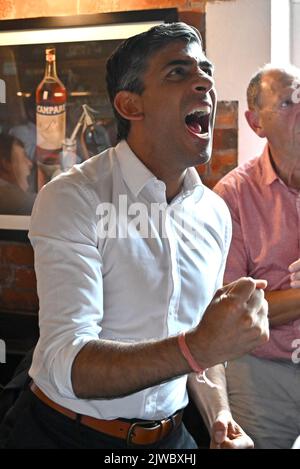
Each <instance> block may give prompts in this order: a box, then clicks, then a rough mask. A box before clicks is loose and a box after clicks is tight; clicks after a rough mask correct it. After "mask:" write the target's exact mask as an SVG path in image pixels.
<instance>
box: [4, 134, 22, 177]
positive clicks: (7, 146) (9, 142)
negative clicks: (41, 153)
mask: <svg viewBox="0 0 300 469" xmlns="http://www.w3.org/2000/svg"><path fill="white" fill-rule="evenodd" d="M14 143H16V144H17V145H20V146H21V147H22V148H24V144H23V143H22V142H21V140H19V139H18V138H16V137H13V136H12V135H9V134H0V172H4V171H5V166H4V162H9V161H10V160H11V154H12V147H13V144H14Z"/></svg>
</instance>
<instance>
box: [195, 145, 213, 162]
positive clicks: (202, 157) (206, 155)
mask: <svg viewBox="0 0 300 469" xmlns="http://www.w3.org/2000/svg"><path fill="white" fill-rule="evenodd" d="M210 159H211V150H210V149H209V150H206V151H202V152H201V153H200V154H199V155H198V162H197V165H200V164H207V163H209V161H210Z"/></svg>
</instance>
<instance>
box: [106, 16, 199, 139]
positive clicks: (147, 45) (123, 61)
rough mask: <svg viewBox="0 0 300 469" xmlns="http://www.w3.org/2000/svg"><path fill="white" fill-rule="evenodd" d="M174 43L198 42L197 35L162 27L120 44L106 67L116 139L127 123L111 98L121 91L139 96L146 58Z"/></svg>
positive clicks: (182, 27) (174, 26)
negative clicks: (115, 124)
mask: <svg viewBox="0 0 300 469" xmlns="http://www.w3.org/2000/svg"><path fill="white" fill-rule="evenodd" d="M173 41H183V42H185V43H189V42H199V44H200V45H201V47H202V39H201V35H200V33H199V31H197V29H196V28H193V27H192V26H188V25H187V24H185V23H169V24H168V23H163V24H160V25H158V26H154V27H152V28H151V29H149V30H148V31H145V32H143V33H141V34H137V35H136V36H132V37H130V38H128V39H127V40H125V41H124V42H122V43H121V44H120V45H119V46H118V47H117V49H116V50H115V51H114V52H113V53H112V55H111V56H110V58H109V59H108V61H107V64H106V85H107V91H108V94H109V98H110V102H111V104H112V106H113V109H114V114H115V116H116V119H117V125H118V139H119V140H121V139H123V138H126V137H127V136H128V133H129V129H130V121H129V120H127V119H124V118H123V117H122V116H120V114H119V113H118V111H117V110H116V109H115V107H114V98H115V96H116V94H117V93H118V92H119V91H121V90H126V91H131V92H134V93H137V94H139V95H141V94H142V93H143V91H144V83H143V74H144V73H145V71H146V68H147V65H148V61H149V58H150V57H151V56H152V55H153V54H154V53H155V52H156V51H158V50H159V49H161V48H163V47H165V46H167V45H168V44H170V43H171V42H173Z"/></svg>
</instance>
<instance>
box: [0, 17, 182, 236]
mask: <svg viewBox="0 0 300 469" xmlns="http://www.w3.org/2000/svg"><path fill="white" fill-rule="evenodd" d="M173 21H178V13H177V9H175V8H166V9H157V10H143V11H128V12H116V13H102V14H93V15H78V16H59V17H45V18H33V19H17V20H2V21H1V22H0V29H1V32H0V135H1V134H2V137H3V135H4V136H5V135H10V136H12V137H13V138H14V139H17V141H18V142H20V141H21V144H22V146H23V147H24V152H25V154H26V156H27V158H28V159H29V160H30V162H31V168H30V174H29V175H28V181H29V182H28V184H30V183H31V184H32V187H29V188H27V189H26V197H27V193H29V194H30V196H31V195H32V194H33V195H34V193H35V192H37V190H38V189H35V188H34V187H33V186H34V184H35V182H34V181H35V180H36V174H34V168H35V170H36V161H35V158H36V156H35V154H36V151H35V148H36V141H34V132H35V130H34V125H35V124H34V123H33V120H34V118H33V117H32V116H33V114H34V113H35V111H36V104H37V103H36V87H37V84H38V83H39V82H40V81H41V79H42V77H43V68H44V63H43V61H44V58H43V56H44V53H45V49H46V48H47V47H53V48H54V49H56V50H57V54H56V55H57V65H58V76H59V78H61V80H62V82H65V83H66V84H67V86H66V89H67V93H68V100H67V118H66V121H67V133H68V135H69V136H70V134H72V135H74V133H76V129H77V127H78V129H79V133H80V131H81V134H83V129H84V125H83V124H82V123H81V122H80V118H81V117H82V109H83V108H84V110H85V111H86V110H87V109H88V113H89V112H90V113H91V118H92V120H94V122H96V123H97V125H98V131H99V128H100V127H101V126H102V127H103V132H105V135H109V136H110V137H111V135H110V134H109V132H110V133H111V134H113V130H112V129H111V127H113V120H114V118H113V113H112V109H111V106H110V104H109V101H108V97H107V96H104V86H105V80H104V77H105V62H106V59H107V57H108V56H109V55H110V53H111V52H112V50H113V49H114V48H115V47H116V46H117V44H118V43H119V42H120V41H122V40H124V39H126V38H127V37H130V36H133V35H135V34H138V33H140V32H143V31H145V30H147V29H149V28H150V27H152V26H154V25H156V24H160V23H163V22H173ZM93 67H94V68H93ZM99 67H100V68H99ZM88 77H92V78H93V79H94V81H91V80H90V81H89V80H88ZM95 77H98V78H99V83H100V82H101V87H102V88H101V89H100V88H99V89H98V88H97V83H96V80H95ZM99 87H100V84H99ZM29 102H30V103H31V106H32V107H31V108H30V109H29ZM91 104H92V106H93V107H92V106H91ZM28 109H29V111H28ZM91 109H92V111H93V112H94V114H93V112H92V111H91ZM101 113H103V115H102V114H101ZM83 114H84V113H83ZM30 116H31V117H32V118H31V117H30ZM83 122H84V119H83ZM99 123H100V124H101V125H100V124H99ZM81 124H82V126H81ZM76 126H77V127H76ZM80 126H81V128H80ZM78 129H77V130H78ZM79 133H78V134H77V135H76V137H74V138H75V139H77V140H78V141H79V139H78V135H79ZM29 135H31V137H28V136H29ZM81 137H82V135H81ZM3 138H4V137H3ZM26 138H27V139H29V138H31V139H32V141H33V142H32V141H29V142H28V141H27V140H26ZM111 140H113V137H111V138H110V140H109V138H108V137H107V142H109V143H111V144H114V142H113V141H111ZM80 142H81V153H82V154H84V149H85V150H86V148H85V147H86V145H85V140H84V139H83V140H82V138H81V140H80ZM80 142H79V147H80ZM15 143H16V142H15ZM29 143H30V144H31V143H32V145H31V146H30V145H29ZM13 145H14V144H13ZM108 146H110V145H108ZM97 148H99V147H97ZM0 150H1V146H0ZM76 151H77V152H78V155H79V156H78V155H77V161H76V162H80V161H81V160H79V161H78V158H83V156H82V154H81V155H80V154H79V153H80V151H79V150H76ZM0 156H1V155H0ZM85 156H86V155H85ZM90 156H91V155H90ZM85 159H86V158H85ZM0 170H1V162H0ZM18 170H20V171H21V169H20V166H19V167H18ZM25 172H26V175H25V176H24V174H25V173H24V172H23V173H21V174H22V175H23V179H24V177H25V178H27V172H29V170H28V168H27V169H26V170H25ZM26 180H27V179H26ZM3 185H5V183H3ZM23 186H24V184H23ZM23 190H24V188H23ZM4 194H5V192H4ZM8 200H10V199H9V197H7V195H6V194H5V195H4V196H2V202H3V204H2V205H3V207H4V206H5V203H8ZM22 204H23V199H22ZM22 204H21V205H22ZM5 207H6V206H5ZM29 207H30V206H29ZM18 208H19V206H18V207H17V210H15V209H13V210H15V213H14V212H13V213H3V210H4V209H3V208H1V173H0V239H10V240H11V239H23V238H24V237H25V238H26V235H27V231H28V228H29V220H30V212H29V213H26V212H25V213H22V211H21V210H20V212H19V210H18ZM5 210H6V208H5ZM28 210H29V211H30V210H31V209H30V208H29V209H28Z"/></svg>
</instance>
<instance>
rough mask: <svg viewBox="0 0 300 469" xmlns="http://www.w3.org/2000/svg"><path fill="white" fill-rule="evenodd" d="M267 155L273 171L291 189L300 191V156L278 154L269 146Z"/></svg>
mask: <svg viewBox="0 0 300 469" xmlns="http://www.w3.org/2000/svg"><path fill="white" fill-rule="evenodd" d="M269 154H270V160H271V163H272V166H273V168H274V171H275V172H276V174H278V176H279V177H280V179H281V180H282V181H283V182H284V183H285V184H286V185H287V186H288V187H291V188H292V189H297V190H300V155H289V154H285V155H284V159H283V158H282V154H279V153H278V152H277V151H276V150H275V149H274V148H271V146H269Z"/></svg>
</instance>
